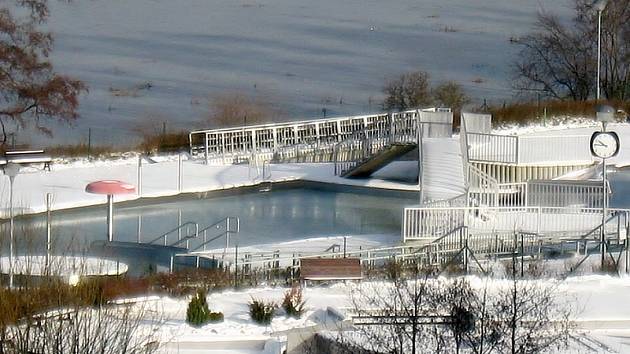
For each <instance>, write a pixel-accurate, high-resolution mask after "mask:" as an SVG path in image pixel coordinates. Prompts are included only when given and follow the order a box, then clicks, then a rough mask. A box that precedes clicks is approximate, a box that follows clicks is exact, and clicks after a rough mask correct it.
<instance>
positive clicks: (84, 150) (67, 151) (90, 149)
mask: <svg viewBox="0 0 630 354" xmlns="http://www.w3.org/2000/svg"><path fill="white" fill-rule="evenodd" d="M124 150H125V149H123V148H118V149H116V148H114V147H111V146H89V145H88V144H85V143H80V144H75V145H56V146H51V147H49V148H47V149H46V152H47V153H49V154H50V155H51V156H53V157H82V156H90V157H100V156H108V155H111V154H113V153H116V152H123V151H124Z"/></svg>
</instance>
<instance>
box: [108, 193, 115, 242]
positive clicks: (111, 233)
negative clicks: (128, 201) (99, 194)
mask: <svg viewBox="0 0 630 354" xmlns="http://www.w3.org/2000/svg"><path fill="white" fill-rule="evenodd" d="M107 240H108V241H109V242H112V241H114V196H113V195H111V194H108V195H107Z"/></svg>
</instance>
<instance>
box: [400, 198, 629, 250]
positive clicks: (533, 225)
mask: <svg viewBox="0 0 630 354" xmlns="http://www.w3.org/2000/svg"><path fill="white" fill-rule="evenodd" d="M601 212H602V210H601V209H598V208H554V207H462V208H453V207H451V208H405V210H404V212H403V229H402V238H403V241H404V242H406V241H411V240H434V239H436V238H439V237H443V236H445V235H448V234H450V233H452V232H455V231H456V230H457V229H460V228H463V227H468V228H469V229H470V230H474V231H476V232H484V231H485V232H497V231H498V232H526V233H533V234H537V235H547V236H550V237H554V236H556V237H578V236H581V235H585V234H587V233H589V232H591V231H592V230H593V229H596V228H598V227H600V225H601V223H602V214H601ZM629 213H630V210H626V209H610V210H608V212H607V215H606V220H607V223H606V232H607V233H614V234H616V235H617V237H619V238H625V235H626V234H627V230H628V227H629V225H628V222H629Z"/></svg>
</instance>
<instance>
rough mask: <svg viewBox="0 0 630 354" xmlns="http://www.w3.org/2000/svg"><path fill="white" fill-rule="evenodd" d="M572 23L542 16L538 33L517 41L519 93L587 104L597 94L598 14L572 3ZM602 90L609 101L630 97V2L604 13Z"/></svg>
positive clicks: (615, 1) (587, 4)
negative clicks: (592, 95) (519, 48)
mask: <svg viewBox="0 0 630 354" xmlns="http://www.w3.org/2000/svg"><path fill="white" fill-rule="evenodd" d="M574 1H575V2H574V6H575V16H574V18H573V21H572V22H571V23H570V24H568V25H567V24H565V23H563V22H562V21H561V20H560V18H558V17H557V16H555V15H554V14H550V13H542V12H541V13H539V14H538V20H537V23H536V26H535V31H534V32H533V33H531V34H529V35H527V36H525V37H524V38H522V39H520V40H519V41H518V43H519V45H520V46H521V51H520V52H519V54H518V58H519V59H517V60H516V62H515V65H514V68H515V79H516V80H515V81H514V85H515V88H517V89H519V90H521V92H523V93H538V94H541V95H543V96H547V97H552V98H557V99H565V98H570V99H573V100H586V99H588V98H589V97H590V95H591V94H592V93H593V92H594V91H595V90H594V88H595V77H596V70H597V52H596V50H597V11H596V10H595V9H593V8H592V2H591V1H590V0H574ZM602 15H603V23H604V24H605V25H604V26H602V56H601V58H602V76H601V87H602V89H603V93H604V95H605V96H606V97H607V98H609V99H620V100H626V99H628V97H630V65H629V64H630V44H629V43H630V21H629V19H630V0H611V1H609V3H608V6H607V7H606V9H605V11H604V12H603V13H602Z"/></svg>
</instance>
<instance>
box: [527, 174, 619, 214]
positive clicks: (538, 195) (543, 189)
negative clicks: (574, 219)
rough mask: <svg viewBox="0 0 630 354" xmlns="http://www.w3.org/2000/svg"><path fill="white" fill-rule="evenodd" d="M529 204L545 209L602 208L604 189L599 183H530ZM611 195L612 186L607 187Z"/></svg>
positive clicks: (528, 183) (528, 185)
mask: <svg viewBox="0 0 630 354" xmlns="http://www.w3.org/2000/svg"><path fill="white" fill-rule="evenodd" d="M527 188H528V191H527V198H526V199H527V203H528V204H529V205H540V206H545V207H568V206H580V207H587V208H601V207H602V200H603V193H602V191H603V189H604V188H603V187H602V183H601V182H599V181H560V180H558V181H529V182H527ZM607 193H608V194H610V193H611V190H610V185H608V187H607Z"/></svg>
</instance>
